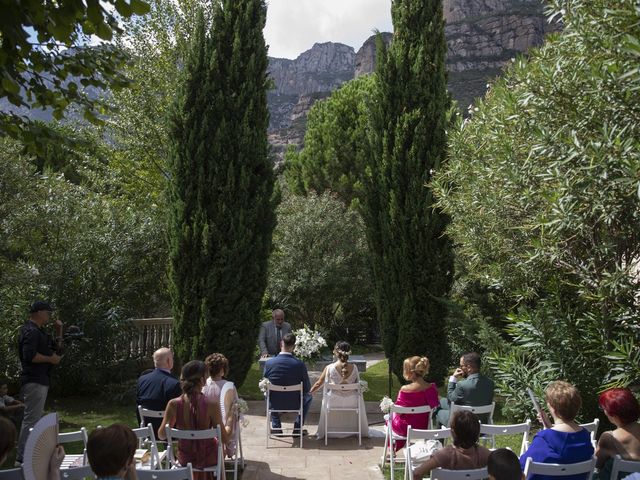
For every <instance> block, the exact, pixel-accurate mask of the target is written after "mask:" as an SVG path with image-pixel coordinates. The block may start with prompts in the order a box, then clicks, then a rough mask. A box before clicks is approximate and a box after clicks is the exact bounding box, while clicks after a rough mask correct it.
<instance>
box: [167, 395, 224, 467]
mask: <svg viewBox="0 0 640 480" xmlns="http://www.w3.org/2000/svg"><path fill="white" fill-rule="evenodd" d="M191 402H193V404H192V405H191V406H190V409H189V411H187V412H186V415H185V401H184V399H183V397H182V396H181V397H179V398H178V401H177V403H176V425H175V426H176V428H178V429H180V430H206V429H208V428H211V427H212V425H211V424H210V423H211V422H210V421H209V415H208V414H207V399H206V397H205V396H204V395H202V394H200V393H196V394H195V395H193V396H192V397H191ZM216 442H217V440H214V441H211V440H210V439H209V440H178V461H179V462H180V465H186V464H187V463H189V462H191V465H193V467H194V468H205V467H213V466H214V465H216V464H217V463H218V456H217V452H218V447H217V443H216ZM193 478H194V480H210V479H214V478H215V475H214V473H213V472H194V473H193Z"/></svg>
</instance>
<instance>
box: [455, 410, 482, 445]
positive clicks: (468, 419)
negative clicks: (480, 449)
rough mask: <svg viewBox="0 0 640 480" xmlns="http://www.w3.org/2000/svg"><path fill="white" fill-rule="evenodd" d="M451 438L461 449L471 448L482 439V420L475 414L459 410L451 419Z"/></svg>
mask: <svg viewBox="0 0 640 480" xmlns="http://www.w3.org/2000/svg"><path fill="white" fill-rule="evenodd" d="M451 436H452V437H453V444H454V445H455V446H456V447H460V448H471V447H473V446H474V445H475V444H476V443H478V438H480V420H478V417H476V415H475V413H473V412H470V411H468V410H458V411H457V412H455V413H454V414H453V417H452V418H451Z"/></svg>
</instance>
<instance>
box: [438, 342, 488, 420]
mask: <svg viewBox="0 0 640 480" xmlns="http://www.w3.org/2000/svg"><path fill="white" fill-rule="evenodd" d="M481 366H482V361H481V357H480V354H478V353H476V352H469V353H465V354H464V355H462V357H460V367H459V368H457V369H456V371H455V372H453V375H451V377H449V385H448V386H447V398H442V399H441V400H440V407H439V408H438V411H437V412H436V419H437V420H438V422H439V423H440V425H442V426H445V427H446V426H448V425H449V415H450V408H451V404H452V403H454V404H456V405H469V406H472V407H478V406H481V405H490V404H491V403H492V402H493V391H494V383H493V380H491V379H490V378H489V377H487V376H486V375H483V374H481V373H480V367H481ZM479 418H480V421H482V422H486V421H487V420H488V418H487V415H486V414H485V415H480V417H479Z"/></svg>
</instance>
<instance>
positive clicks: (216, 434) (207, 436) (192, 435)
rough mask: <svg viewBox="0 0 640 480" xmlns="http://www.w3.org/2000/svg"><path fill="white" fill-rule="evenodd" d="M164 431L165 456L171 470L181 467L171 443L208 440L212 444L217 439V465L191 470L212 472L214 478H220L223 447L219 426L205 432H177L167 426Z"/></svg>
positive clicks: (222, 466)
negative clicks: (165, 438)
mask: <svg viewBox="0 0 640 480" xmlns="http://www.w3.org/2000/svg"><path fill="white" fill-rule="evenodd" d="M165 430H166V432H167V456H168V458H169V465H170V467H171V468H172V469H173V468H174V467H177V468H181V467H183V465H180V463H179V462H178V459H177V458H176V457H175V454H174V453H173V450H174V449H173V442H175V441H177V440H189V441H196V440H208V441H211V443H212V444H213V442H214V439H217V445H218V448H217V458H218V462H217V464H216V465H213V466H211V467H206V468H193V466H192V470H193V471H194V472H213V473H214V475H215V476H216V478H221V476H222V469H223V468H224V455H223V453H222V451H223V446H222V435H221V434H220V425H217V426H216V427H215V428H208V429H206V430H178V429H177V428H172V427H170V426H169V425H168V424H167V426H166V427H165Z"/></svg>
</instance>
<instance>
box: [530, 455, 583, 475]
mask: <svg viewBox="0 0 640 480" xmlns="http://www.w3.org/2000/svg"><path fill="white" fill-rule="evenodd" d="M595 467H596V457H592V458H591V459H590V460H586V461H584V462H578V463H567V464H562V463H539V462H534V461H533V460H532V459H531V457H529V458H527V463H526V464H525V466H524V475H525V478H529V477H530V476H531V475H534V474H537V475H547V476H550V477H566V476H569V475H578V474H580V473H586V474H588V476H587V478H586V480H591V478H592V477H593V469H594V468H595Z"/></svg>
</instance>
